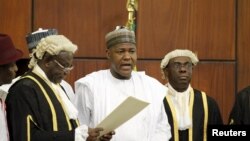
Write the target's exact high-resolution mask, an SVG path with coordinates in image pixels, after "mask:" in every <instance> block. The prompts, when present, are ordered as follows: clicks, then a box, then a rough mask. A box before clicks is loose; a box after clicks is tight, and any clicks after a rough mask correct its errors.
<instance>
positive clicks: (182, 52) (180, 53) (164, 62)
mask: <svg viewBox="0 0 250 141" xmlns="http://www.w3.org/2000/svg"><path fill="white" fill-rule="evenodd" d="M180 56H184V57H189V58H190V59H191V61H192V63H193V65H196V64H197V63H198V62H199V59H198V58H197V56H196V55H195V54H194V53H193V52H192V51H190V50H187V49H176V50H174V51H171V52H169V53H167V54H166V55H165V57H164V58H163V59H162V61H161V66H160V67H161V69H162V70H163V69H164V68H165V67H166V66H167V65H168V63H169V60H170V59H172V58H175V57H180Z"/></svg>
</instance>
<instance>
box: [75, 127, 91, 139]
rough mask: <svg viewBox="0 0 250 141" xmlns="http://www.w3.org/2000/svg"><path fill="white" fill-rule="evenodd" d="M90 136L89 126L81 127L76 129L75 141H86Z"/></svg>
mask: <svg viewBox="0 0 250 141" xmlns="http://www.w3.org/2000/svg"><path fill="white" fill-rule="evenodd" d="M88 136H89V134H88V126H86V125H81V126H79V127H77V128H76V129H75V141H86V140H87V137H88Z"/></svg>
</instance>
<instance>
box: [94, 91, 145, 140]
mask: <svg viewBox="0 0 250 141" xmlns="http://www.w3.org/2000/svg"><path fill="white" fill-rule="evenodd" d="M148 104H149V103H148V102H145V101H142V100H139V99H136V98H134V97H132V96H130V97H128V98H127V99H126V100H124V101H123V102H122V103H121V104H120V105H119V106H118V107H117V108H116V109H114V110H113V111H112V112H111V113H110V114H109V115H108V116H107V117H106V118H105V119H104V120H103V121H102V122H101V123H99V124H98V125H97V127H102V128H104V131H102V132H101V134H100V136H102V135H104V134H106V133H108V132H110V131H114V130H115V129H116V128H118V127H119V126H120V125H122V124H123V123H125V122H126V121H128V120H129V119H131V118H132V117H133V116H135V115H136V114H137V113H139V112H140V111H141V110H143V109H144V108H145V107H147V106H148Z"/></svg>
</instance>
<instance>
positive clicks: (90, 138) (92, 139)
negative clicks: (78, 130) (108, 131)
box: [87, 128, 103, 141]
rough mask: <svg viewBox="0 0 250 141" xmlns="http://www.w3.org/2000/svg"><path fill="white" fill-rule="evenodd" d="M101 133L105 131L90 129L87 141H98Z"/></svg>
mask: <svg viewBox="0 0 250 141" xmlns="http://www.w3.org/2000/svg"><path fill="white" fill-rule="evenodd" d="M100 131H103V128H89V130H88V134H89V136H88V138H87V141H96V140H97V137H98V136H99V135H100Z"/></svg>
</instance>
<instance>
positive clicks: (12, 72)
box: [0, 62, 18, 86]
mask: <svg viewBox="0 0 250 141" xmlns="http://www.w3.org/2000/svg"><path fill="white" fill-rule="evenodd" d="M17 70H18V68H17V66H16V63H15V62H13V63H9V64H6V65H0V86H1V85H3V84H9V83H11V82H12V79H14V78H15V77H16V72H17Z"/></svg>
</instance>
